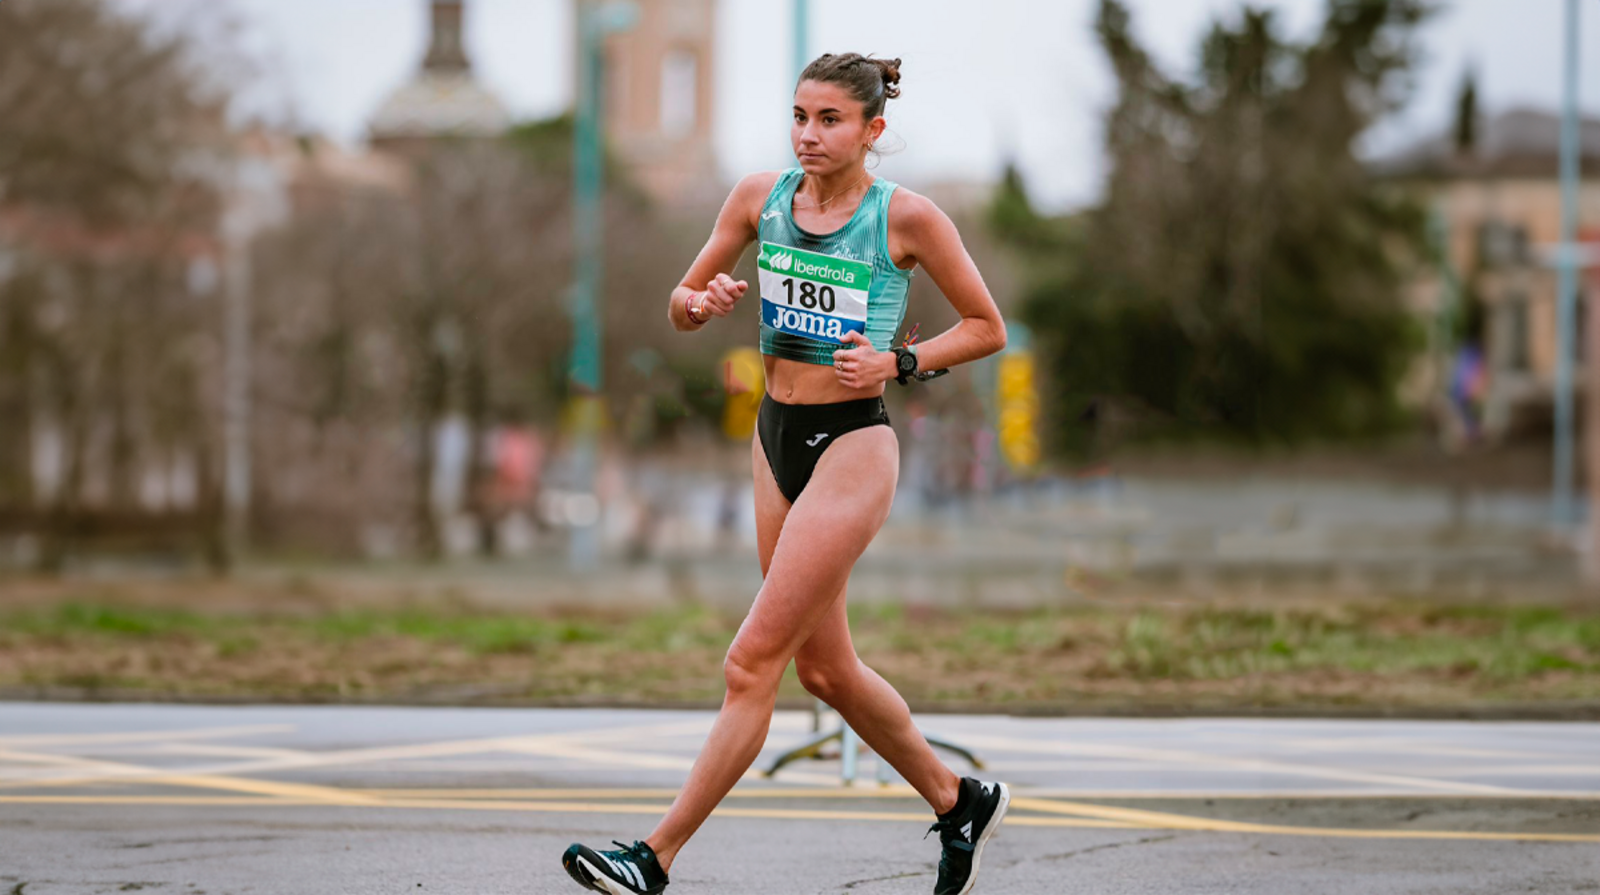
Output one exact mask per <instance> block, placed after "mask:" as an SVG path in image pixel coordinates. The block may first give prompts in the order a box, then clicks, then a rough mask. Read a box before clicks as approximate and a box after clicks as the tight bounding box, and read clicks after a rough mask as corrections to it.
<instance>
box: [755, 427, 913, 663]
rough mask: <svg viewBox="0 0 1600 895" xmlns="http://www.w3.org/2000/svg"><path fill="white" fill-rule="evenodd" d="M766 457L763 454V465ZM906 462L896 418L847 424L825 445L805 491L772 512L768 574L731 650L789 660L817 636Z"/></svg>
mask: <svg viewBox="0 0 1600 895" xmlns="http://www.w3.org/2000/svg"><path fill="white" fill-rule="evenodd" d="M764 464H765V458H764V457H763V458H762V463H761V465H758V467H757V468H758V470H765V465H764ZM899 465H900V463H899V443H898V441H897V440H896V438H895V434H894V430H893V429H891V428H890V427H888V426H869V427H867V428H864V429H856V430H854V431H851V432H846V433H845V434H843V435H840V436H839V438H838V440H837V441H835V442H834V444H833V445H832V446H830V447H829V448H828V449H827V450H826V451H825V452H823V455H822V457H821V459H819V460H818V461H817V467H816V470H815V472H813V473H812V475H811V481H810V482H809V483H807V485H806V488H805V490H804V491H803V492H801V494H800V498H799V499H798V500H796V501H795V502H794V504H793V505H792V506H789V507H788V509H787V510H786V511H785V512H784V513H783V515H782V517H781V518H778V517H777V514H776V512H775V511H774V512H773V514H772V515H773V517H774V519H775V520H776V524H775V528H776V532H775V533H774V538H775V540H774V542H773V544H772V553H771V557H770V560H768V561H767V562H765V563H764V565H765V570H764V575H765V580H764V581H763V583H762V586H761V591H760V593H758V594H757V595H756V599H755V603H754V604H753V605H752V606H751V607H750V613H749V614H748V615H747V616H745V620H744V624H743V625H741V626H740V628H739V634H738V636H737V637H735V638H734V645H733V648H732V650H730V652H733V653H736V654H738V655H739V657H740V658H741V659H743V660H745V661H749V662H770V663H777V662H781V663H782V664H787V663H788V661H789V659H790V658H792V657H793V656H794V655H795V654H796V652H797V651H798V650H799V649H800V646H801V644H803V643H805V642H806V641H807V640H809V639H810V638H811V635H812V634H813V632H814V631H815V630H816V628H817V626H818V625H819V624H821V623H822V621H823V620H824V619H825V618H826V617H827V615H828V613H829V612H830V611H831V610H832V609H833V606H834V604H835V603H836V602H838V600H839V597H840V595H841V594H842V592H843V590H844V586H845V582H846V581H847V580H848V578H849V576H850V568H851V567H852V566H853V565H855V561H856V559H858V558H859V557H860V556H861V553H862V551H864V550H866V548H867V544H868V543H870V542H871V541H872V538H873V536H874V535H876V534H877V533H878V529H879V528H881V527H882V526H883V522H884V520H885V519H887V518H888V515H889V506H890V504H891V503H892V502H893V499H894V487H895V481H896V479H897V478H898V476H899ZM768 476H769V479H770V473H768ZM758 478H759V477H758ZM762 487H763V486H762V485H761V484H758V485H757V501H758V512H757V527H758V533H757V534H758V539H759V538H760V530H759V529H760V525H761V513H760V511H759V501H761V500H762V498H761V496H760V493H761V489H762ZM772 487H773V488H774V489H775V488H776V485H773V486H772ZM779 498H780V499H781V495H779Z"/></svg>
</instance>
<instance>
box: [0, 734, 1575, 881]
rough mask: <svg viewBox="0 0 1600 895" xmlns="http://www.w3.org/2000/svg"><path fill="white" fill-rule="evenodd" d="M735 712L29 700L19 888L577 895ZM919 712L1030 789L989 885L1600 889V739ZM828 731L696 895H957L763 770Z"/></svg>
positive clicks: (827, 785) (797, 783) (899, 842)
mask: <svg viewBox="0 0 1600 895" xmlns="http://www.w3.org/2000/svg"><path fill="white" fill-rule="evenodd" d="M712 718H713V714H712V713H709V712H683V711H632V710H630V711H615V710H545V709H437V708H372V707H360V708H352V707H334V706H318V707H303V706H249V707H210V706H167V705H126V704H123V705H91V704H71V705H65V704H38V703H0V893H8V895H55V893H98V892H127V891H147V892H155V893H182V895H222V893H294V895H310V893H402V892H409V893H424V892H434V893H474V895H488V893H546V892H549V893H562V892H570V893H576V892H579V891H580V890H579V889H578V888H577V887H576V886H574V885H573V884H572V883H571V881H570V880H568V879H567V877H566V875H565V874H564V872H563V871H562V870H561V868H560V866H559V856H560V854H561V851H562V850H563V849H564V848H565V847H566V845H567V844H568V843H569V842H572V841H575V840H581V841H585V842H588V843H589V844H591V845H595V846H606V845H608V844H609V841H610V840H611V839H621V840H624V841H632V840H633V839H635V838H642V837H643V836H644V835H645V834H646V833H648V832H649V831H650V829H651V828H652V827H653V826H654V824H655V822H656V820H657V819H658V818H659V817H660V815H661V813H662V812H663V810H664V809H665V807H666V805H667V804H668V803H669V802H670V801H671V799H672V796H673V795H674V794H675V793H676V790H677V787H678V786H679V785H680V784H681V782H682V781H683V779H684V777H685V774H686V773H687V771H688V769H689V767H690V765H691V763H692V762H693V760H694V758H695V756H696V755H697V753H698V750H699V746H700V744H701V743H702V742H703V740H704V737H705V734H706V732H707V731H708V730H709V727H710V724H711V721H712ZM825 720H826V719H825ZM918 723H919V724H920V725H921V726H922V727H923V729H924V731H925V732H928V733H930V734H934V735H938V736H941V737H943V738H946V739H949V740H952V741H954V742H957V743H959V744H961V745H964V746H966V747H968V748H970V749H972V750H973V751H974V752H975V753H976V754H977V755H978V756H979V757H980V758H981V759H983V760H984V761H985V762H986V763H987V764H988V770H986V771H985V772H983V773H981V774H980V775H979V776H982V777H985V778H986V779H996V778H998V779H1002V780H1005V781H1007V782H1008V783H1010V784H1011V785H1012V787H1013V790H1014V793H1015V796H1014V800H1013V807H1012V811H1011V814H1010V816H1009V817H1008V818H1007V820H1006V823H1005V825H1004V827H1002V829H1001V832H1000V834H999V835H998V837H997V838H996V839H995V840H994V842H993V843H992V844H991V845H990V847H989V849H988V850H987V851H986V853H985V856H984V862H983V875H982V877H981V880H980V883H979V885H978V887H977V890H976V891H977V892H980V893H983V892H987V893H1002V892H1004V893H1167V892H1172V893H1178V892H1182V893H1272V895H1279V893H1286V892H1290V893H1323V892H1329V893H1333V892H1338V893H1346V892H1348V893H1363V895H1365V893H1391V892H1392V893H1400V892H1404V893H1451V895H1459V893H1495V895H1499V893H1509V892H1600V724H1542V723H1468V722H1410V721H1308V720H1231V719H1205V720H1129V719H1116V720H1095V719H1034V718H1026V719H1024V718H1007V717H1003V716H992V717H990V716H954V715H925V716H919V717H918ZM810 731H811V718H810V716H809V715H807V714H804V713H787V712H786V713H780V714H779V715H777V716H776V717H775V718H774V721H773V727H772V733H771V736H770V737H769V740H768V742H767V748H766V750H765V751H764V752H763V754H762V756H761V758H760V759H759V760H758V761H757V764H756V767H755V769H753V770H752V771H751V773H750V775H749V777H748V779H746V780H745V781H743V782H741V783H740V785H739V786H738V787H736V788H735V790H734V792H733V794H732V795H731V796H730V797H729V798H728V799H727V800H726V801H725V802H724V803H723V805H722V807H721V808H719V809H718V811H717V813H716V814H715V815H713V816H712V818H711V819H710V820H709V821H708V822H707V824H706V825H705V826H704V827H703V828H702V829H701V831H700V833H699V834H698V835H697V836H696V837H695V839H694V840H693V841H692V842H691V843H690V844H689V846H688V847H687V848H686V849H685V850H684V851H683V853H682V854H681V855H680V856H679V858H678V861H677V863H676V865H675V866H674V868H673V872H672V878H673V881H672V885H671V887H670V888H669V889H668V890H667V891H668V892H670V893H679V895H688V893H730V895H731V893H740V895H751V893H785V895H790V893H822V892H852V893H913V892H929V891H931V890H932V887H933V872H934V866H935V864H936V863H937V860H938V844H937V841H936V837H932V836H930V837H928V838H927V839H926V840H924V839H922V838H921V837H922V834H923V832H924V830H925V829H926V827H927V824H929V823H931V822H932V819H933V818H932V815H931V812H930V811H929V809H928V808H927V806H926V805H925V804H923V803H922V802H921V801H920V800H919V799H918V798H917V797H916V795H915V794H914V793H912V792H911V790H909V789H908V788H907V787H905V786H904V784H903V782H901V781H900V780H899V778H898V777H893V776H892V775H891V782H890V783H889V784H888V785H881V784H879V783H878V782H877V781H876V780H875V779H874V776H875V770H876V760H875V759H874V758H872V757H871V756H870V754H868V755H865V756H863V758H862V760H861V765H860V768H859V772H860V779H859V780H858V781H857V783H856V784H855V785H854V786H850V787H846V786H843V785H841V782H840V773H841V762H840V761H839V758H838V756H837V754H836V753H835V754H831V755H829V756H826V757H824V758H822V759H817V760H803V761H801V762H798V763H796V764H792V765H790V766H788V767H786V768H784V769H783V770H781V771H779V772H778V774H777V775H776V776H775V777H773V778H770V779H769V778H767V777H765V776H763V775H762V774H761V773H760V771H761V769H763V768H765V767H767V766H768V764H770V762H771V761H772V760H773V759H774V758H775V757H776V756H778V755H779V754H781V753H783V752H784V751H786V750H787V749H789V748H790V747H792V746H794V745H796V744H798V743H801V742H803V741H805V740H806V739H808V738H809V737H810V735H811V734H810ZM948 758H949V761H950V764H951V766H952V767H955V768H957V769H965V768H966V767H967V766H966V764H965V762H964V760H962V759H961V758H959V757H957V756H956V755H954V754H950V755H949V756H948Z"/></svg>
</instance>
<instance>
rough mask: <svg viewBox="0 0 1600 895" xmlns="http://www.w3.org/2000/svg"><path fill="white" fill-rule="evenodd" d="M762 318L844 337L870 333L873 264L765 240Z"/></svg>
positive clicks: (799, 331)
mask: <svg viewBox="0 0 1600 895" xmlns="http://www.w3.org/2000/svg"><path fill="white" fill-rule="evenodd" d="M756 263H757V266H758V268H759V270H760V273H761V319H762V320H763V321H764V322H765V323H766V324H767V325H768V326H770V327H772V328H773V329H775V330H778V331H779V332H785V333H788V334H790V335H793V336H800V337H802V338H806V339H814V340H816V341H818V342H835V343H838V342H842V341H844V336H845V334H846V333H849V332H858V333H859V332H866V329H867V290H868V289H869V288H871V286H872V265H870V264H867V263H865V262H862V261H856V260H853V259H850V258H840V257H838V256H836V255H819V254H817V253H816V252H807V251H804V250H802V249H792V248H789V247H788V246H781V245H777V244H775V243H770V242H764V243H762V244H761V254H760V255H759V256H757V258H756Z"/></svg>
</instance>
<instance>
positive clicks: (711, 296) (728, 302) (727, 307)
mask: <svg viewBox="0 0 1600 895" xmlns="http://www.w3.org/2000/svg"><path fill="white" fill-rule="evenodd" d="M748 288H750V284H749V283H746V282H745V281H744V280H735V279H734V278H733V277H730V276H728V275H727V274H725V273H719V274H717V275H716V276H714V277H712V278H711V282H709V283H707V284H706V297H705V300H704V301H703V302H702V303H701V307H702V309H703V310H704V311H705V312H706V313H709V314H714V315H716V316H718V317H726V316H728V315H729V314H730V313H732V312H733V305H734V303H735V302H737V301H738V300H739V299H740V298H742V297H743V296H744V291H745V290H746V289H748Z"/></svg>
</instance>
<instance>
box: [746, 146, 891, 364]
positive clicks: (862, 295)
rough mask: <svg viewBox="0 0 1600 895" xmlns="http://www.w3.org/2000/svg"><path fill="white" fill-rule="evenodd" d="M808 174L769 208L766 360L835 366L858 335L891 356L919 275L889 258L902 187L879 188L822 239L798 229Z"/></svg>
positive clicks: (764, 267) (773, 197) (762, 241)
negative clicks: (797, 204) (798, 198)
mask: <svg viewBox="0 0 1600 895" xmlns="http://www.w3.org/2000/svg"><path fill="white" fill-rule="evenodd" d="M803 174H804V172H803V171H801V170H800V169H799V168H790V169H789V170H787V171H784V172H783V173H782V174H780V175H779V176H778V182H777V183H775V184H773V185H772V191H771V192H770V193H768V194H767V201H766V204H764V205H762V206H761V222H760V226H759V227H758V228H757V235H758V239H759V246H758V247H759V253H758V255H757V258H756V263H757V267H758V273H759V282H760V295H761V353H762V354H770V355H773V356H774V357H782V358H788V359H789V360H797V361H802V362H804V363H808V364H826V365H828V366H832V365H833V352H835V351H837V350H839V346H840V343H841V342H842V340H843V336H844V334H845V333H848V332H850V331H852V330H853V331H856V332H861V333H864V334H865V335H866V337H867V340H868V341H870V342H871V343H872V347H873V348H875V349H877V350H878V351H887V350H889V343H890V342H891V341H892V340H893V339H894V334H895V333H896V332H897V331H899V329H900V324H901V322H902V321H903V320H904V319H905V315H906V288H907V287H908V286H909V285H910V283H911V275H912V272H911V271H909V270H901V269H900V268H898V267H896V266H895V264H894V261H893V260H891V259H890V257H889V197H890V196H891V195H893V194H894V190H895V186H896V184H895V183H893V182H891V181H888V180H884V179H883V178H881V177H880V178H878V179H877V180H874V181H873V182H872V186H871V187H869V188H868V189H867V194H866V195H865V196H863V197H862V198H861V204H860V205H859V206H857V208H856V211H855V214H854V215H853V216H852V217H851V218H850V220H849V221H848V222H846V223H845V225H844V226H843V227H840V228H839V229H838V230H835V231H834V232H832V233H826V234H819V233H811V232H808V231H806V230H802V229H800V226H799V225H798V224H796V223H795V222H794V212H793V207H794V193H795V190H796V189H797V188H799V186H800V179H801V177H802V175H803Z"/></svg>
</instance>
